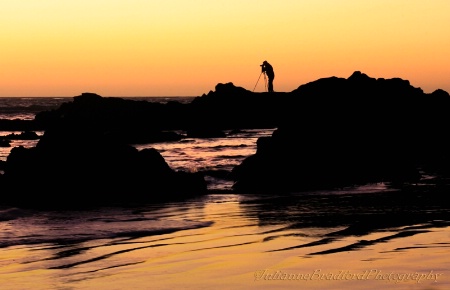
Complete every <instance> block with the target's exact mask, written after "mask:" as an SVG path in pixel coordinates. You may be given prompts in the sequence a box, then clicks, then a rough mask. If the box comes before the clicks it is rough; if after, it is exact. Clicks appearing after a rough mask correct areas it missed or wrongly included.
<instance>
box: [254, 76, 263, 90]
mask: <svg viewBox="0 0 450 290" xmlns="http://www.w3.org/2000/svg"><path fill="white" fill-rule="evenodd" d="M262 74H263V73H262V72H261V73H260V74H259V77H258V80H257V81H256V85H255V87H254V88H253V91H255V89H256V86H257V85H258V82H259V79H260V78H261V75H262ZM264 78H266V75H264Z"/></svg>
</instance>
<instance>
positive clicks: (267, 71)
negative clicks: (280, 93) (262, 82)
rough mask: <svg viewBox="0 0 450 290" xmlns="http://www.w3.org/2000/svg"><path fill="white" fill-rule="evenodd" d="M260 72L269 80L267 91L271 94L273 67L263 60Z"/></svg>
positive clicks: (273, 76)
mask: <svg viewBox="0 0 450 290" xmlns="http://www.w3.org/2000/svg"><path fill="white" fill-rule="evenodd" d="M261 68H262V72H263V73H265V74H266V75H267V78H268V79H269V83H268V90H269V92H273V79H274V78H275V73H274V72H273V67H272V66H271V65H270V63H268V62H267V60H265V61H264V62H263V63H262V65H261Z"/></svg>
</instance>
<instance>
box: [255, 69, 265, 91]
mask: <svg viewBox="0 0 450 290" xmlns="http://www.w3.org/2000/svg"><path fill="white" fill-rule="evenodd" d="M261 75H264V91H265V92H267V77H266V73H265V72H263V71H262V72H261V73H260V74H259V77H258V80H257V81H256V85H255V87H254V88H253V91H255V89H256V86H257V85H258V82H259V79H260V78H261Z"/></svg>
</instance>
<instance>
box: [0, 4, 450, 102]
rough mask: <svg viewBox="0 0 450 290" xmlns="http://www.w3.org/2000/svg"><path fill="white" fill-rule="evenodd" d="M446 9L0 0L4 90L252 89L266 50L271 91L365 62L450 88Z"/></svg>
mask: <svg viewBox="0 0 450 290" xmlns="http://www.w3.org/2000/svg"><path fill="white" fill-rule="evenodd" d="M449 15H450V1H449V0H426V1H425V0H382V1H379V0H377V1H370V0H358V1H356V0H317V1H310V0H277V1H274V0H127V1H124V0H76V1H69V0H17V1H16V0H3V1H1V3H0V29H1V30H0V45H1V47H0V96H2V97H5V96H68V97H71V96H76V95H79V94H80V93H82V92H93V93H97V94H99V95H102V96H199V95H202V94H204V93H208V92H209V91H210V90H214V87H215V85H216V84H217V83H226V82H232V83H234V84H235V85H236V86H241V87H244V88H246V89H248V90H253V88H254V86H255V85H256V82H257V80H258V77H259V76H260V72H261V69H260V66H259V65H260V64H261V63H262V62H263V61H264V60H267V61H268V62H269V63H271V64H272V65H273V67H274V70H275V80H274V89H275V91H284V92H289V91H292V90H294V89H296V88H297V87H298V86H300V85H302V84H305V83H307V82H310V81H314V80H316V79H318V78H323V77H330V76H338V77H345V78H347V77H349V76H350V75H351V74H352V73H353V72H354V71H356V70H359V71H361V72H363V73H366V74H368V75H369V76H371V77H375V78H393V77H400V78H403V79H407V80H409V81H410V83H411V85H413V86H415V87H420V88H422V89H423V90H424V91H425V92H426V93H431V92H433V91H434V90H436V89H438V88H441V89H444V90H446V91H447V92H450V57H449V53H450V16H449ZM261 79H262V78H261ZM255 91H264V82H263V81H260V82H259V83H258V86H257V87H256V89H255Z"/></svg>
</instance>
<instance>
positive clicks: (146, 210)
mask: <svg viewBox="0 0 450 290" xmlns="http://www.w3.org/2000/svg"><path fill="white" fill-rule="evenodd" d="M421 192H424V191H421ZM413 197H414V198H413ZM437 197H438V195H437V193H432V192H431V193H430V192H427V193H415V192H412V191H410V192H408V193H406V191H402V192H400V191H399V192H373V193H367V192H365V193H364V194H361V193H348V194H347V193H342V192H340V193H338V194H337V193H336V192H334V193H326V192H324V193H322V194H317V193H314V194H298V195H289V196H287V195H279V196H273V195H272V196H258V195H245V196H244V195H235V194H211V195H208V196H205V197H201V198H197V199H193V200H188V201H185V202H181V203H167V204H164V205H145V206H141V207H139V208H135V209H133V214H134V215H136V217H139V218H136V219H134V221H131V219H130V221H129V222H132V223H135V222H141V223H143V225H144V224H148V223H151V220H156V221H157V220H164V221H165V222H167V221H172V222H173V223H178V222H183V223H186V224H188V223H189V222H194V223H195V225H196V226H195V227H192V228H184V229H181V230H174V231H168V232H159V233H157V234H155V233H152V234H150V233H149V232H141V233H139V232H138V231H137V232H133V234H128V235H127V234H124V235H115V236H114V237H104V238H101V239H86V240H83V241H79V242H76V241H72V242H66V243H64V242H63V243H60V244H56V243H47V244H37V245H28V246H27V245H17V246H11V247H7V248H4V249H3V251H2V252H1V254H0V257H1V261H2V262H1V264H0V265H1V266H0V275H1V276H2V278H1V279H2V282H4V285H7V286H11V287H9V288H8V287H7V288H8V289H24V288H33V289H58V288H61V287H67V288H68V289H71V288H73V289H130V288H132V289H177V288H183V289H199V288H207V289H209V288H218V289H230V288H233V289H280V288H283V289H285V288H291V289H298V288H303V289H342V288H347V287H351V288H352V289H379V288H380V287H389V289H405V288H407V289H427V288H428V289H430V288H431V289H448V287H450V278H449V277H450V272H449V271H448V269H450V261H449V260H448V258H446V257H448V254H449V253H450V249H449V247H450V243H449V242H448V241H449V237H450V227H449V225H450V211H449V207H450V206H449V204H448V203H445V202H442V200H440V199H437ZM78 214H80V215H82V214H83V213H78ZM130 225H131V224H130ZM98 230H101V229H100V228H99V229H98ZM261 271H262V272H261ZM370 271H372V272H370ZM430 271H433V275H434V274H436V273H437V274H440V275H439V276H433V277H434V278H435V280H436V281H434V280H431V278H430V279H428V280H427V279H425V278H424V279H423V280H421V281H420V283H418V282H417V280H413V279H412V278H411V279H409V280H408V281H406V280H404V281H399V277H407V276H401V274H405V275H407V274H409V277H416V276H415V275H419V274H420V275H422V273H430ZM276 273H278V274H276ZM314 273H315V274H314ZM319 273H320V274H323V275H322V276H321V275H319ZM339 273H340V275H341V276H339ZM363 273H367V274H366V276H364V277H365V279H358V277H363V276H362V275H363ZM369 273H372V274H373V275H369ZM386 273H387V274H391V276H389V275H385V274H386ZM277 275H278V276H277ZM289 275H291V277H294V276H295V275H297V276H295V277H300V276H299V275H301V277H303V278H305V277H309V278H308V279H306V280H305V279H290V280H288V279H287V277H289ZM333 275H334V276H333ZM352 275H353V276H352ZM358 275H359V276H358ZM377 275H378V276H377ZM430 275H431V274H430ZM283 277H285V279H283ZM321 277H322V278H321ZM327 277H330V279H327ZM333 277H334V278H335V279H331V278H333ZM352 277H353V278H352ZM377 277H378V278H377ZM389 277H390V278H389ZM395 277H397V278H396V279H397V280H394V278H395ZM430 277H431V276H430Z"/></svg>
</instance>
